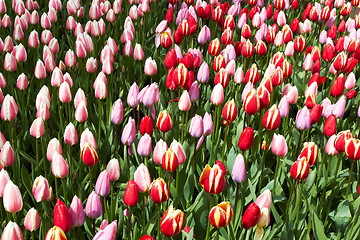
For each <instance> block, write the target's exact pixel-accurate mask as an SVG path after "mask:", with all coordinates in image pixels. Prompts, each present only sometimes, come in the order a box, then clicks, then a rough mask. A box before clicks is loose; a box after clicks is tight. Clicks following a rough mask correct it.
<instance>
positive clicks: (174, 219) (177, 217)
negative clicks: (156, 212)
mask: <svg viewBox="0 0 360 240" xmlns="http://www.w3.org/2000/svg"><path fill="white" fill-rule="evenodd" d="M184 224H185V214H184V213H183V212H182V211H180V210H178V209H174V207H173V206H172V205H171V206H169V207H168V209H167V210H166V212H165V213H164V215H163V216H162V218H161V222H160V227H161V232H162V233H163V234H164V236H166V237H172V236H175V235H178V234H179V233H180V232H181V230H182V229H183V227H184Z"/></svg>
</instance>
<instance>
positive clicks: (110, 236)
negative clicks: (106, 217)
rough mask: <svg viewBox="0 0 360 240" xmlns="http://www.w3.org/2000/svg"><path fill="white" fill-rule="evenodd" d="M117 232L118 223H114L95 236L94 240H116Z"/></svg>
mask: <svg viewBox="0 0 360 240" xmlns="http://www.w3.org/2000/svg"><path fill="white" fill-rule="evenodd" d="M116 230H117V221H116V220H115V221H113V222H112V223H110V224H109V225H107V226H106V227H105V228H103V229H101V228H100V231H99V232H98V233H96V234H95V236H94V238H93V240H115V238H116Z"/></svg>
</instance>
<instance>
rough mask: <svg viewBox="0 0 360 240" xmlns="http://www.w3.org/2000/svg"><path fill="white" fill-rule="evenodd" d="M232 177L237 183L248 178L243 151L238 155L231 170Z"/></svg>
mask: <svg viewBox="0 0 360 240" xmlns="http://www.w3.org/2000/svg"><path fill="white" fill-rule="evenodd" d="M231 177H232V179H233V180H234V181H235V182H237V183H240V182H243V181H245V179H246V168H245V161H244V157H243V155H242V154H241V153H239V154H238V155H237V156H236V159H235V162H234V165H233V168H232V172H231Z"/></svg>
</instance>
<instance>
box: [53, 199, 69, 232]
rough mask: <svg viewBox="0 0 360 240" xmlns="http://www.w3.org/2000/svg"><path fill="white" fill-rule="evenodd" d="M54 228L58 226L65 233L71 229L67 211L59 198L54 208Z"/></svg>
mask: <svg viewBox="0 0 360 240" xmlns="http://www.w3.org/2000/svg"><path fill="white" fill-rule="evenodd" d="M54 226H58V227H59V228H61V229H62V230H63V231H64V232H65V233H66V232H68V231H70V229H71V217H70V213H69V210H68V209H67V207H66V205H65V203H64V202H63V201H61V200H60V198H58V199H57V202H56V204H55V208H54Z"/></svg>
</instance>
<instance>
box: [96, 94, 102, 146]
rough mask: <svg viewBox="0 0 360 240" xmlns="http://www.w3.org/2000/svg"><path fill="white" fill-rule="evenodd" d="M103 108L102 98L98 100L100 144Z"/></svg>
mask: <svg viewBox="0 0 360 240" xmlns="http://www.w3.org/2000/svg"><path fill="white" fill-rule="evenodd" d="M101 109H102V103H101V100H99V102H98V118H99V126H98V139H97V140H98V144H100V134H101V121H102V115H101Z"/></svg>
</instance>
